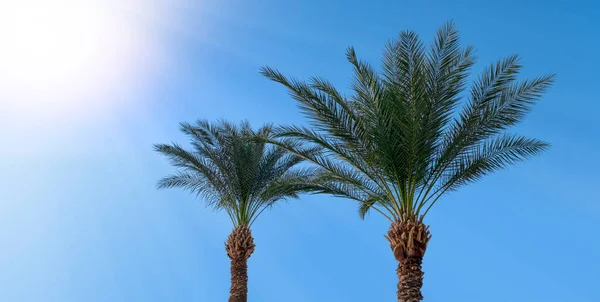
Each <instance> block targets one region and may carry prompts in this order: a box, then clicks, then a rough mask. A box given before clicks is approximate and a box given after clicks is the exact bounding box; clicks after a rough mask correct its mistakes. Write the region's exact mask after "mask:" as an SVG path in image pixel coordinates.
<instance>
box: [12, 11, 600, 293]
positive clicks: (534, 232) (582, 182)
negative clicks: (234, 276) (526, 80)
mask: <svg viewBox="0 0 600 302" xmlns="http://www.w3.org/2000/svg"><path fill="white" fill-rule="evenodd" d="M130 2H131V3H134V2H135V1H130ZM111 9H112V10H111V12H115V14H117V13H118V14H120V16H125V17H123V18H121V19H120V20H126V22H125V23H124V24H126V25H127V27H126V28H127V29H132V32H133V33H134V35H133V36H132V37H136V38H137V37H142V36H143V37H144V39H143V43H141V44H139V45H144V46H148V47H140V48H131V49H133V54H134V55H135V56H133V57H135V60H136V62H138V61H139V62H138V63H136V64H133V65H131V66H129V65H127V66H128V67H127V70H126V71H125V70H124V69H123V68H122V66H121V64H119V61H118V60H108V61H106V64H104V65H106V67H108V68H107V69H106V70H109V71H111V72H112V71H114V70H120V71H119V74H126V75H127V77H126V80H122V81H121V80H119V85H110V86H102V87H103V88H102V89H100V88H98V89H96V90H82V92H81V93H78V94H69V93H68V92H69V91H71V89H73V90H74V89H77V87H76V86H77V85H76V84H75V83H74V82H73V83H72V85H70V86H65V87H66V88H65V89H61V90H53V94H52V95H43V94H40V95H37V94H29V92H30V91H29V90H10V89H9V87H8V85H7V86H5V87H2V86H0V97H1V99H0V137H2V141H3V143H2V148H0V301H44V302H50V301H60V302H69V301H88V302H94V301H226V299H227V296H228V287H229V261H228V258H227V256H226V254H225V251H224V244H223V242H224V240H225V239H226V237H227V235H228V234H229V232H230V230H231V225H230V221H229V219H228V218H227V216H226V215H225V214H224V213H215V212H213V211H212V210H210V209H206V208H205V207H204V206H203V205H202V202H201V201H199V200H194V198H193V197H192V196H190V195H188V194H186V193H184V192H181V191H178V190H166V191H156V190H155V189H154V186H155V183H156V181H157V180H158V179H159V178H160V177H162V176H164V175H166V174H168V173H170V172H171V171H172V168H171V167H169V165H168V163H167V162H166V160H164V159H163V158H162V157H161V156H159V154H156V153H154V152H153V151H152V144H153V143H162V142H170V141H178V142H184V141H185V138H184V137H183V136H182V135H181V134H179V133H178V126H177V124H178V122H180V121H193V120H195V119H197V118H206V119H211V120H214V119H217V118H226V119H229V120H232V121H239V120H242V119H248V120H249V121H250V122H251V123H252V124H253V125H255V126H258V125H260V124H262V123H265V122H274V123H303V122H304V120H303V118H302V116H301V115H300V113H299V112H298V110H297V109H296V107H295V104H294V102H293V101H292V100H291V99H290V98H289V97H288V96H287V94H286V92H285V91H284V90H283V89H282V88H281V87H279V86H278V85H276V84H274V83H272V82H269V81H268V80H266V79H264V78H262V77H261V76H260V75H259V74H258V70H259V68H260V67H261V66H263V65H270V66H273V67H276V68H278V69H280V70H281V71H283V72H284V73H285V74H289V75H294V76H298V77H301V78H304V77H308V76H312V75H318V76H325V77H327V78H329V79H331V80H332V81H333V82H334V83H335V84H336V85H338V87H341V88H346V87H348V85H349V80H350V72H351V68H350V66H349V64H348V63H347V62H346V61H345V48H346V47H347V46H349V45H354V46H355V48H356V51H357V53H358V55H359V56H360V57H361V58H363V59H366V60H368V61H370V62H371V63H373V64H375V65H378V63H379V57H380V54H381V52H382V50H383V45H384V42H385V41H386V40H388V39H390V38H393V37H395V36H396V35H397V34H398V33H399V31H400V30H403V29H414V30H415V31H417V32H418V33H419V34H420V35H421V37H422V38H423V39H424V40H425V41H431V39H432V38H433V34H434V33H435V30H436V28H437V27H439V26H440V25H442V24H443V23H444V22H445V21H447V20H449V19H454V20H455V21H456V23H457V25H458V27H459V29H460V31H461V34H462V41H463V43H464V44H471V45H474V46H475V47H476V49H477V55H478V58H479V60H478V62H479V63H478V64H477V65H476V66H475V68H474V71H476V72H477V71H480V70H482V69H483V67H484V66H485V65H486V64H489V63H491V62H492V61H493V60H496V59H498V58H501V57H503V56H507V55H510V54H513V53H519V54H520V55H521V57H522V58H523V64H524V66H525V70H524V75H525V76H535V75H542V74H546V73H556V74H557V82H556V84H555V85H554V87H553V88H552V89H551V90H550V91H549V93H548V94H547V95H546V97H545V98H544V99H543V101H542V102H541V103H540V104H539V105H538V106H536V108H535V110H534V111H533V112H532V113H531V114H530V115H529V116H528V118H527V119H526V121H525V122H524V123H523V124H521V125H519V126H518V127H517V128H516V130H518V131H519V132H520V133H522V134H526V135H530V136H534V137H538V138H541V139H544V140H547V141H549V142H551V143H552V145H553V146H552V149H551V150H550V151H549V152H547V153H546V154H543V155H542V156H540V157H538V158H535V159H533V160H531V161H529V162H527V163H525V164H521V165H519V166H517V167H513V168H510V169H508V170H505V171H502V172H500V173H497V174H494V175H492V176H490V177H487V178H485V179H484V180H483V181H481V182H479V183H477V184H474V185H471V186H469V187H466V188H464V189H463V190H461V191H459V192H456V193H452V194H451V195H448V196H446V197H445V198H443V199H442V200H441V201H440V202H439V203H438V204H437V205H436V207H435V208H434V210H432V212H430V215H429V217H428V219H427V223H429V224H430V225H431V231H432V233H433V238H432V240H431V242H430V245H429V249H428V251H427V255H426V257H425V260H424V270H425V272H426V273H425V286H424V288H423V293H424V296H425V301H431V302H435V301H444V302H453V301H457V302H459V301H460V302H463V301H477V302H479V301H486V302H496V301H498V302H500V301H501V302H504V301H512V302H520V301H523V302H525V301H527V302H530V301H546V302H563V301H577V302H587V301H600V292H599V291H598V290H597V282H598V280H600V262H598V260H597V255H600V243H599V242H598V240H597V232H598V230H600V220H599V218H600V200H598V196H599V195H600V187H599V186H598V184H599V183H600V176H598V175H599V174H598V171H599V170H600V161H599V160H598V158H600V140H599V139H598V138H599V135H598V133H599V131H600V126H599V124H598V122H597V112H599V110H600V103H599V102H597V98H598V96H597V93H596V89H597V70H598V67H600V61H599V59H598V55H597V54H598V53H599V51H600V40H598V39H597V38H596V37H597V33H598V31H599V30H600V20H599V19H598V18H596V17H597V16H596V13H595V12H597V11H598V9H600V8H599V7H598V5H597V4H595V3H593V1H545V2H544V3H543V4H538V2H537V1H489V2H485V3H483V1H373V3H368V2H367V1H328V2H327V3H321V2H320V1H313V0H306V1H295V2H290V1H275V0H261V1H253V2H252V3H250V2H247V1H239V0H225V1H214V0H210V1H209V0H201V1H193V2H189V3H188V2H185V1H183V0H179V1H171V2H167V1H164V2H160V1H158V0H154V1H152V2H147V3H146V5H132V6H131V7H121V6H118V5H116V6H113V7H111ZM15 30H16V29H15ZM115 32H116V31H115ZM127 41H129V40H127ZM136 41H137V40H136ZM140 41H142V40H140ZM100 42H102V41H100ZM75 44H76V43H75ZM100 45H102V43H100ZM0 49H2V47H0ZM128 49H130V48H128ZM104 50H106V51H107V52H109V51H110V49H109V48H108V47H107V48H106V49H104V48H103V51H104ZM0 54H2V51H1V50H0ZM133 57H132V58H133ZM139 58H143V59H139ZM138 59H139V60H138ZM67 61H68V60H67ZM65 63H66V61H65ZM111 64H112V65H111ZM148 66H150V67H152V68H148ZM0 68H1V67H0ZM119 68H121V69H119ZM85 70H87V69H85ZM85 70H84V74H85ZM103 70H104V69H103ZM34 72H35V71H34ZM109 74H111V73H109ZM1 75H2V73H0V76H1ZM4 75H5V76H6V75H8V77H10V73H6V71H5V73H4ZM111 75H112V74H111ZM50 77H51V76H49V77H48V78H50ZM42 80H43V79H42ZM34 84H35V83H34ZM37 84H40V83H37ZM31 87H37V86H36V85H33V84H32V86H31ZM107 87H110V89H108V88H107ZM32 90H33V89H32ZM91 91H93V92H99V93H92V92H91ZM25 94H27V95H25ZM67 95H68V96H67ZM23 104H25V105H23ZM90 108H91V109H90ZM387 227H388V225H387V223H386V221H385V220H384V219H383V218H382V217H379V216H377V215H376V213H372V214H371V215H370V216H369V217H368V218H367V219H366V220H365V221H361V220H360V219H359V217H358V215H357V214H356V206H355V204H353V203H352V202H350V201H346V200H342V199H332V198H330V197H327V196H304V197H302V198H301V199H300V200H292V201H290V202H287V203H282V204H280V206H277V207H275V208H274V209H273V210H272V211H270V212H269V213H266V214H265V215H263V216H261V219H259V220H258V222H257V223H256V224H255V227H254V233H253V234H254V236H255V238H256V244H257V248H256V252H255V253H254V255H253V256H252V257H251V258H250V260H249V267H250V268H249V275H250V281H249V287H250V290H249V300H250V301H261V302H270V301H273V302H275V301H282V300H285V301H288V302H306V301H323V302H338V301H339V302H341V301H344V302H350V301H395V300H394V299H395V284H396V282H397V279H396V275H395V268H396V263H395V260H394V259H393V256H392V253H391V251H390V250H389V247H388V244H387V242H386V241H385V239H384V237H383V234H384V233H385V232H386V230H387Z"/></svg>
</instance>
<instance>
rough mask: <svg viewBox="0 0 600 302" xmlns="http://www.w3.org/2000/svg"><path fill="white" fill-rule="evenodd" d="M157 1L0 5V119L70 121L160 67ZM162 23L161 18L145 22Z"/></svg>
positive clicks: (36, 0) (19, 0) (43, 0)
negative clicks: (147, 16) (153, 25)
mask: <svg viewBox="0 0 600 302" xmlns="http://www.w3.org/2000/svg"><path fill="white" fill-rule="evenodd" d="M154 2H156V1H136V0H128V1H117V0H107V1H82V0H15V1H1V2H0V83H2V85H1V86H0V116H5V115H6V116H10V117H12V118H15V115H18V116H19V117H20V118H23V116H24V115H25V116H27V117H31V118H37V119H39V118H42V119H46V120H47V119H48V118H50V116H53V117H55V118H60V119H63V120H64V119H69V118H72V117H74V116H82V115H85V114H88V113H89V112H90V111H97V110H99V109H103V108H106V107H108V106H112V105H114V104H115V102H122V101H123V98H121V99H118V98H115V97H111V94H114V93H117V94H122V91H124V90H127V89H129V88H130V87H132V86H136V85H140V84H143V83H140V82H141V81H143V80H144V78H145V77H147V75H148V74H149V73H151V72H152V71H156V68H157V67H158V65H159V64H160V53H161V49H160V47H159V43H158V42H157V41H156V39H155V38H154V37H153V36H152V33H150V30H149V26H148V25H149V24H147V21H148V20H149V19H145V18H144V16H145V14H146V13H147V12H152V13H156V12H159V11H160V9H157V7H156V5H155V3H154ZM151 17H152V18H162V16H156V15H154V16H151Z"/></svg>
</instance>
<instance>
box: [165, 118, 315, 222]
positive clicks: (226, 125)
mask: <svg viewBox="0 0 600 302" xmlns="http://www.w3.org/2000/svg"><path fill="white" fill-rule="evenodd" d="M180 126H181V127H180V128H181V131H182V132H183V133H184V134H186V135H188V136H189V137H190V143H191V147H192V148H191V149H185V148H183V147H181V146H180V145H179V144H176V143H172V144H157V145H155V146H154V149H155V151H157V152H159V153H161V154H163V155H165V156H166V157H167V158H168V159H169V160H170V162H171V164H172V165H173V166H175V167H176V168H177V172H176V173H175V174H172V175H169V176H167V177H165V178H163V179H162V180H160V181H159V182H158V184H157V187H158V188H161V189H162V188H182V189H184V190H187V191H189V192H191V193H194V194H195V195H196V196H198V197H201V198H202V199H203V200H204V201H205V203H206V204H207V206H210V207H212V208H214V209H217V210H224V211H225V212H227V214H228V215H229V217H230V218H231V220H232V221H233V223H234V225H236V226H237V225H251V224H252V223H253V222H254V221H255V220H256V218H257V217H258V216H259V215H260V214H261V213H262V212H263V211H264V210H265V209H267V208H269V207H270V206H272V205H273V204H274V203H275V202H277V201H280V200H285V199H288V198H297V197H298V193H299V192H301V191H302V190H301V189H302V184H305V183H310V182H311V179H312V177H313V175H314V174H313V173H312V170H313V169H312V168H308V169H300V168H296V166H297V165H298V164H300V163H301V162H302V161H303V160H304V159H303V158H302V157H299V156H297V155H294V154H291V153H289V152H287V151H286V150H284V149H282V148H278V147H276V146H274V145H267V144H266V141H267V140H268V139H269V138H270V137H271V136H272V127H271V126H270V125H267V126H264V127H262V128H260V129H258V130H256V131H254V130H253V129H252V128H251V127H250V124H249V123H248V122H242V123H241V124H240V125H236V124H232V123H230V122H227V121H218V122H215V123H210V122H208V121H206V120H199V121H197V122H196V123H195V124H190V123H181V125H180Z"/></svg>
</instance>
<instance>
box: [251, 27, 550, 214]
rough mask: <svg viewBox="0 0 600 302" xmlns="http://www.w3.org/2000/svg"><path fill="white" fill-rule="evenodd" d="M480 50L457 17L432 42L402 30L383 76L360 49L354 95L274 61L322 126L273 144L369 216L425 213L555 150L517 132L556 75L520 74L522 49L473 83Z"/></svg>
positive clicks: (316, 188) (278, 132)
mask: <svg viewBox="0 0 600 302" xmlns="http://www.w3.org/2000/svg"><path fill="white" fill-rule="evenodd" d="M473 52H474V51H473V48H472V47H470V46H468V47H461V46H460V41H459V34H458V31H457V29H456V27H455V25H454V23H453V22H449V23H447V24H445V25H444V26H442V27H441V28H440V29H439V30H438V32H437V35H436V37H435V39H434V41H433V43H432V45H431V46H429V47H427V46H425V45H424V43H423V42H422V41H421V40H420V39H419V37H418V35H417V34H416V33H414V32H412V31H403V32H401V33H400V35H399V37H398V38H397V39H396V40H393V41H390V42H389V43H387V45H386V47H385V52H384V54H383V62H382V63H383V64H382V70H381V71H380V72H377V71H375V69H374V68H373V67H371V66H370V65H369V64H368V63H366V62H364V61H361V60H359V59H357V56H356V53H355V50H354V48H352V47H350V48H348V50H347V58H348V61H349V62H350V63H351V64H352V66H353V70H354V78H353V81H352V86H351V87H352V89H351V93H350V95H344V94H342V93H341V92H340V91H338V90H337V89H336V88H335V87H334V86H333V85H332V84H331V83H330V82H329V81H327V80H326V79H323V78H319V77H313V78H310V79H309V80H308V81H301V80H297V79H294V78H287V77H286V76H284V75H283V74H282V73H280V72H279V71H277V70H275V69H273V68H270V67H264V68H263V69H262V73H263V75H265V76H266V77H268V78H269V79H271V80H273V81H275V82H278V83H281V84H283V85H284V86H285V87H286V88H287V90H288V91H289V93H290V95H291V96H292V97H293V98H294V99H295V100H296V101H297V102H298V105H299V107H300V109H301V110H302V111H303V112H304V113H305V114H306V116H307V117H308V119H309V121H310V122H311V124H312V126H313V127H312V128H307V127H298V126H283V127H279V128H277V129H275V131H274V132H275V135H274V136H275V137H276V138H285V139H275V140H273V143H275V144H277V145H278V146H280V147H281V148H284V149H286V150H288V151H291V152H293V153H294V154H296V155H298V156H301V157H302V158H304V159H306V160H307V161H308V162H310V163H312V164H313V165H314V166H316V167H317V168H318V171H317V176H316V180H318V181H317V182H313V183H307V184H306V185H305V189H306V190H309V191H313V192H320V193H328V194H332V195H335V196H339V197H345V198H350V199H353V200H356V201H358V202H359V203H360V208H359V213H360V215H361V216H362V217H363V218H364V216H365V214H366V213H367V212H368V211H369V210H371V209H373V210H376V211H378V212H379V213H381V214H382V215H384V216H385V217H387V218H388V219H390V220H391V221H406V220H411V219H423V217H424V216H425V214H427V212H428V211H429V209H430V208H431V206H432V205H433V204H435V203H436V201H437V200H438V199H439V198H440V197H441V196H442V195H444V194H445V193H446V192H449V191H452V190H456V189H457V188H459V187H461V186H463V185H465V184H468V183H471V182H473V181H476V180H478V179H480V178H481V177H483V176H484V175H487V174H489V173H491V172H494V171H496V170H499V169H502V168H505V167H507V166H509V165H512V164H515V163H517V162H519V161H522V160H524V159H526V158H529V157H532V156H534V155H536V154H538V153H540V152H541V151H543V150H545V149H547V148H548V146H549V145H548V144H547V143H546V142H543V141H540V140H537V139H533V138H527V137H523V136H520V135H516V134H510V133H507V130H508V129H509V128H510V127H512V126H514V125H515V124H517V123H519V122H520V121H521V120H522V119H523V117H524V116H525V115H526V113H528V112H529V111H530V110H531V108H532V106H533V105H534V104H535V103H536V102H537V101H538V100H539V99H540V98H541V96H542V94H543V93H544V92H545V91H546V90H547V89H548V88H549V87H550V86H551V84H552V82H553V78H554V76H553V75H546V76H541V77H538V78H534V79H529V80H519V79H518V78H517V76H518V74H519V72H520V70H521V68H522V66H521V64H520V61H519V57H518V56H516V55H513V56H509V57H507V58H505V59H503V60H500V61H499V62H497V63H495V64H492V65H491V66H489V67H488V68H486V69H485V70H484V71H483V73H481V75H480V76H479V77H478V78H477V79H476V80H475V81H473V83H471V85H469V86H468V85H467V78H468V76H469V72H470V69H471V67H472V66H473V64H474V62H475V58H474V55H473ZM308 149H310V150H312V151H311V152H307V150H308ZM315 150H318V151H316V152H315Z"/></svg>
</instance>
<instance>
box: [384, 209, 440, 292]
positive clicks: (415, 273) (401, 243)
mask: <svg viewBox="0 0 600 302" xmlns="http://www.w3.org/2000/svg"><path fill="white" fill-rule="evenodd" d="M385 237H386V239H387V240H388V241H389V242H390V247H391V248H392V251H393V252H394V257H395V258H396V260H398V270H397V271H396V272H397V273H398V292H397V294H398V302H419V301H421V300H423V295H422V294H421V287H423V271H422V270H421V262H422V261H423V256H425V250H426V249H427V243H428V242H429V239H431V234H430V233H429V226H426V225H424V224H423V223H422V222H421V221H419V220H416V219H415V220H411V221H404V222H402V221H397V222H394V223H392V225H391V226H390V230H389V231H388V234H387V236H385Z"/></svg>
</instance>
